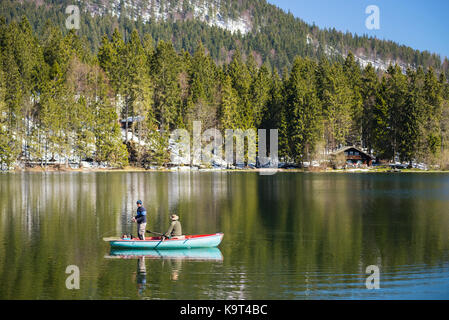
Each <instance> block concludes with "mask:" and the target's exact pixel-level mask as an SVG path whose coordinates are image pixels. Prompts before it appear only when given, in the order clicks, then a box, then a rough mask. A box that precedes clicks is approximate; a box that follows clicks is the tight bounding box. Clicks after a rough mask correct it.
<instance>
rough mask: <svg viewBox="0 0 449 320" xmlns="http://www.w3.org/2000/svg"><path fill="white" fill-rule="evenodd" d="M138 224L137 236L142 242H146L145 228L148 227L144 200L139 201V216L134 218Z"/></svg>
mask: <svg viewBox="0 0 449 320" xmlns="http://www.w3.org/2000/svg"><path fill="white" fill-rule="evenodd" d="M132 221H133V222H137V234H138V235H139V239H140V240H145V227H146V226H147V210H146V209H145V208H144V207H143V205H142V200H137V215H136V216H135V217H133V218H132Z"/></svg>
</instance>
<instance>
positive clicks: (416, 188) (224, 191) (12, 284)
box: [0, 172, 449, 299]
mask: <svg viewBox="0 0 449 320" xmlns="http://www.w3.org/2000/svg"><path fill="white" fill-rule="evenodd" d="M138 199H142V200H143V202H144V206H145V207H146V208H147V211H148V213H149V221H148V225H147V229H151V230H155V231H165V230H166V229H167V227H168V224H169V221H168V215H169V214H170V213H177V214H178V215H179V216H180V220H181V222H182V225H183V230H184V233H186V234H201V233H215V232H224V234H225V235H224V239H223V242H222V244H221V245H220V247H219V248H218V249H206V250H190V251H189V250H181V251H174V252H170V253H168V252H162V251H160V252H157V251H156V252H145V257H144V258H143V259H142V258H138V257H135V256H120V255H118V256H117V255H116V254H117V252H111V251H110V248H109V244H108V243H105V242H103V241H102V238H103V237H108V236H119V235H121V234H122V233H124V232H127V233H130V232H132V233H133V234H136V231H135V224H132V223H130V222H129V221H130V218H131V217H132V216H133V215H134V214H135V210H136V206H135V202H136V201H137V200H138ZM68 265H76V266H78V267H79V270H80V289H79V290H68V289H67V288H66V284H65V283H66V279H67V277H68V276H69V274H66V273H65V272H66V267H67V266H68ZM369 265H376V266H378V267H379V269H380V289H378V290H368V289H366V286H365V281H366V278H367V277H368V275H367V274H366V267H367V266H369ZM0 283H1V285H0V299H448V298H449V175H448V174H408V173H400V174H381V173H377V174H370V173H366V174H365V173H355V174H350V173H348V174H339V173H334V174H331V173H293V172H289V173H277V174H275V175H273V176H261V175H259V174H257V173H248V172H223V173H221V172H196V173H194V172H192V173H188V172H187V173H172V172H145V173H123V172H117V173H101V172H99V173H82V172H78V173H7V174H0Z"/></svg>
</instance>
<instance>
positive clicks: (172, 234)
mask: <svg viewBox="0 0 449 320" xmlns="http://www.w3.org/2000/svg"><path fill="white" fill-rule="evenodd" d="M170 220H171V223H170V227H169V228H168V230H167V232H166V233H165V234H164V235H163V236H162V239H165V238H169V239H184V238H185V236H183V235H182V228H181V222H179V217H178V216H177V215H176V214H172V215H171V216H170Z"/></svg>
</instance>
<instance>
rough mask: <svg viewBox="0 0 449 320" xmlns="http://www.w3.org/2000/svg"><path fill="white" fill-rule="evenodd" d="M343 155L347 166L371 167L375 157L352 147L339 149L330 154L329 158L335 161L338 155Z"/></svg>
mask: <svg viewBox="0 0 449 320" xmlns="http://www.w3.org/2000/svg"><path fill="white" fill-rule="evenodd" d="M343 153H344V155H345V158H346V163H347V164H352V165H366V166H371V165H372V164H373V161H374V160H375V157H373V156H372V155H370V154H369V153H367V152H365V151H362V150H361V149H359V148H357V147H354V146H348V147H343V148H340V149H338V150H337V151H334V152H332V153H331V154H330V155H331V158H334V159H336V157H337V156H338V155H341V154H343Z"/></svg>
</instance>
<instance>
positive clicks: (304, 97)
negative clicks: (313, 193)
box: [286, 58, 321, 164]
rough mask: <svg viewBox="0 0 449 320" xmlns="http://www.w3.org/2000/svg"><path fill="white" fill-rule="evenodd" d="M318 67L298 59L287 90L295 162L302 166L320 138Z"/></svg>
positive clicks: (291, 153) (288, 114) (292, 154)
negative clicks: (317, 87)
mask: <svg viewBox="0 0 449 320" xmlns="http://www.w3.org/2000/svg"><path fill="white" fill-rule="evenodd" d="M315 72H316V64H315V63H314V62H312V61H311V60H308V59H306V60H304V59H301V58H297V59H296V60H295V62H294V64H293V69H292V71H291V73H290V76H289V81H288V83H287V87H286V118H287V119H286V120H287V123H288V127H287V128H288V133H289V134H288V136H289V139H288V140H289V150H290V156H291V158H292V159H295V161H296V162H299V163H301V164H303V162H304V161H305V160H310V159H311V157H313V156H314V154H315V151H316V150H315V147H316V145H317V141H318V139H319V137H320V116H321V115H320V103H319V100H318V97H317V92H316V83H315Z"/></svg>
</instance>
